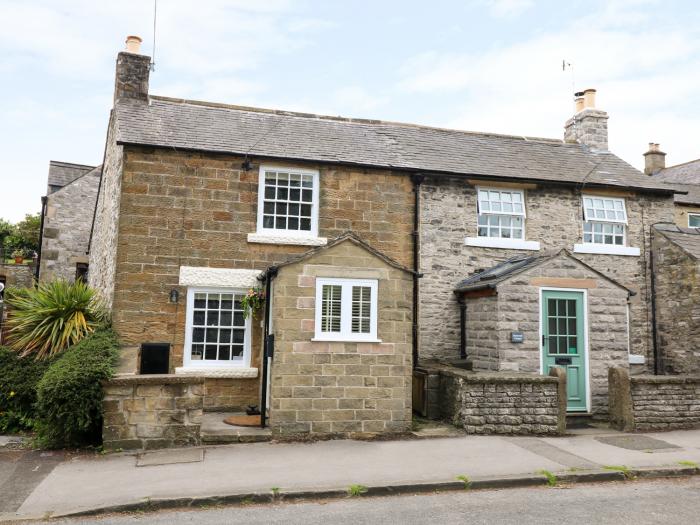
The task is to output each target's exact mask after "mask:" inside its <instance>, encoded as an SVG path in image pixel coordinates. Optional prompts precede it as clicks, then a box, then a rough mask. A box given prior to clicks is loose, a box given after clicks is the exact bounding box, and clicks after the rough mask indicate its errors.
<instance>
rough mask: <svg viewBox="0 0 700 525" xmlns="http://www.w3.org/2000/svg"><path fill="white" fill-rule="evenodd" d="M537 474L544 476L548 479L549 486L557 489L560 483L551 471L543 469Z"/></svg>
mask: <svg viewBox="0 0 700 525" xmlns="http://www.w3.org/2000/svg"><path fill="white" fill-rule="evenodd" d="M537 473H538V474H542V475H543V476H544V477H545V478H547V485H549V486H550V487H556V486H557V484H558V483H559V480H558V479H557V476H556V475H555V474H554V473H552V472H550V471H549V470H545V469H542V470H538V471H537Z"/></svg>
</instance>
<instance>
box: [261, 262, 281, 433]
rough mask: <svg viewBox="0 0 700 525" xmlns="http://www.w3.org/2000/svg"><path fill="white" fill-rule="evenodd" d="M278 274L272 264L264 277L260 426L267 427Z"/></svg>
mask: <svg viewBox="0 0 700 525" xmlns="http://www.w3.org/2000/svg"><path fill="white" fill-rule="evenodd" d="M276 275H277V266H270V267H269V268H268V269H267V271H266V272H265V276H264V277H263V278H262V280H263V282H264V283H265V328H264V332H263V333H264V340H263V351H262V377H261V388H260V427H261V428H265V426H266V425H267V419H266V415H265V414H266V412H267V374H268V368H269V364H268V361H269V360H270V358H272V355H273V345H274V337H272V338H270V319H271V316H272V308H271V307H270V305H271V303H270V300H271V299H272V280H273V279H274V278H275V276H276Z"/></svg>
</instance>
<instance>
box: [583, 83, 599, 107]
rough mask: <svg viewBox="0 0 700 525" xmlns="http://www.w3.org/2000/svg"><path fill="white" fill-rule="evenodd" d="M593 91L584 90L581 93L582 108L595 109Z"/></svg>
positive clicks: (594, 92)
mask: <svg viewBox="0 0 700 525" xmlns="http://www.w3.org/2000/svg"><path fill="white" fill-rule="evenodd" d="M595 94H596V90H595V89H590V88H589V89H585V90H584V91H583V107H584V108H589V109H595Z"/></svg>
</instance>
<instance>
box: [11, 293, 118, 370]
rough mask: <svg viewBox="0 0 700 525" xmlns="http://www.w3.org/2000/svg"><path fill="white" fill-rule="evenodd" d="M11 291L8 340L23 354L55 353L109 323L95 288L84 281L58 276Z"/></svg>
mask: <svg viewBox="0 0 700 525" xmlns="http://www.w3.org/2000/svg"><path fill="white" fill-rule="evenodd" d="M8 292H9V293H7V296H6V298H5V302H6V304H7V305H8V306H9V307H10V309H9V314H8V320H7V327H8V332H7V343H8V346H9V347H10V348H12V349H13V350H15V351H17V352H19V353H20V355H21V356H22V357H24V356H27V355H34V356H35V357H36V359H46V358H48V357H51V356H54V355H56V354H59V353H61V352H63V351H64V350H65V349H66V348H68V347H69V346H71V345H74V344H76V343H77V342H79V341H80V340H82V339H83V338H85V337H86V336H87V335H89V334H91V333H93V332H94V331H95V330H96V329H97V328H100V327H102V326H105V325H106V324H107V313H106V309H105V307H104V305H103V304H102V302H101V301H100V300H99V298H98V297H97V294H96V293H95V290H93V289H92V288H90V287H89V286H88V285H86V284H85V283H83V282H81V281H77V282H75V283H69V282H67V281H64V280H57V281H52V282H48V283H43V284H40V285H39V287H38V288H35V289H24V290H9V291H8Z"/></svg>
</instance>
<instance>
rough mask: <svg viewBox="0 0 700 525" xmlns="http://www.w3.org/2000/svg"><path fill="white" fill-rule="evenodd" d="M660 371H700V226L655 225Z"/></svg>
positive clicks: (656, 308) (656, 305) (653, 240)
mask: <svg viewBox="0 0 700 525" xmlns="http://www.w3.org/2000/svg"><path fill="white" fill-rule="evenodd" d="M651 243H652V244H651V246H652V252H653V265H654V271H653V278H654V289H655V292H656V293H655V298H654V307H655V308H654V317H655V319H656V332H657V333H656V337H657V351H658V367H657V372H658V373H663V374H700V230H698V229H697V228H682V227H680V226H677V225H674V224H656V225H654V228H653V229H652V240H651Z"/></svg>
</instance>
